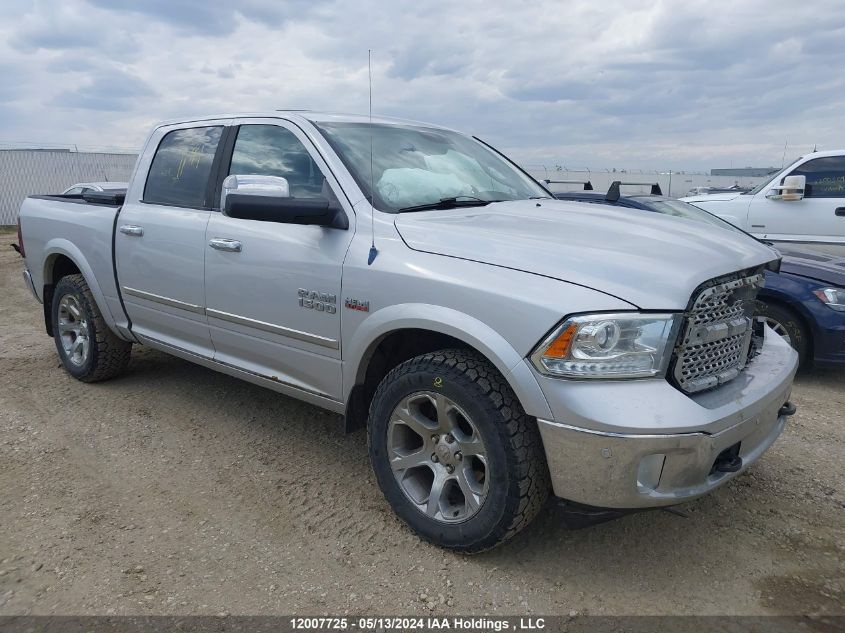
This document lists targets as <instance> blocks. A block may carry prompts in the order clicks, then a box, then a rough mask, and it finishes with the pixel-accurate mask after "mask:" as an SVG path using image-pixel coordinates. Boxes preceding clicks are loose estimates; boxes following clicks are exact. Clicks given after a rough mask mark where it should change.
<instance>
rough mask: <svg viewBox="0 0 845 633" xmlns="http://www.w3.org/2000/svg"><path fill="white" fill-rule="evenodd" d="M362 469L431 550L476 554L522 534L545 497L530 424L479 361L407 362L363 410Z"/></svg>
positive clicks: (460, 357) (463, 355)
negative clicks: (368, 465)
mask: <svg viewBox="0 0 845 633" xmlns="http://www.w3.org/2000/svg"><path fill="white" fill-rule="evenodd" d="M369 446H370V459H371V461H372V466H373V470H374V471H375V474H376V479H377V480H378V483H379V486H380V487H381V490H382V492H384V495H385V497H386V498H387V500H388V502H389V503H390V505H391V506H392V508H393V510H394V511H395V512H396V514H397V515H398V516H399V517H400V518H401V519H402V520H403V521H405V523H407V524H408V525H409V526H410V527H411V529H413V530H414V531H415V532H416V533H417V534H418V535H420V536H421V537H422V538H424V539H426V540H428V541H431V542H432V543H434V544H436V545H439V546H441V547H445V548H449V549H453V550H457V551H463V552H479V551H483V550H486V549H490V548H492V547H495V546H496V545H498V544H500V543H502V542H504V541H506V540H507V539H509V538H511V537H512V536H514V535H515V534H516V533H517V532H519V531H520V530H521V529H523V528H524V527H525V526H527V525H528V524H529V523H530V522H531V520H532V519H533V518H534V517H535V516H536V514H537V513H538V512H539V510H540V509H541V507H542V506H543V504H544V502H545V500H546V498H547V496H548V493H549V477H548V467H547V465H546V459H545V454H544V452H543V447H542V443H541V440H540V435H539V431H538V429H537V424H536V421H535V420H534V419H533V418H530V417H529V416H528V415H526V413H525V412H524V411H523V409H522V406H521V405H520V403H519V401H518V400H517V398H516V396H515V395H514V393H513V391H511V389H510V387H509V386H508V384H507V383H506V382H505V380H504V379H503V378H502V376H501V375H500V374H499V373H498V371H497V370H496V369H495V367H493V366H492V365H491V364H490V363H489V362H488V361H487V360H486V359H484V358H483V357H481V356H480V355H478V354H476V353H474V352H469V351H465V350H443V351H439V352H434V353H431V354H425V355H423V356H418V357H416V358H412V359H411V360H409V361H406V362H405V363H402V364H401V365H399V366H398V367H396V368H395V369H393V370H392V371H391V372H390V373H389V374H388V375H387V376H386V377H385V378H384V380H383V381H382V382H381V384H380V385H379V387H378V390H377V391H376V394H375V396H374V398H373V402H372V404H371V407H370V423H369Z"/></svg>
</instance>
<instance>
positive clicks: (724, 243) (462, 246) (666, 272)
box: [395, 200, 778, 310]
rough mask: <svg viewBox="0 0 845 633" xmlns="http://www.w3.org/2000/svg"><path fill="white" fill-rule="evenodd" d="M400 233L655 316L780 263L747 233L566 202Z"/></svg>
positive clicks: (401, 227)
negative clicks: (706, 288) (699, 291)
mask: <svg viewBox="0 0 845 633" xmlns="http://www.w3.org/2000/svg"><path fill="white" fill-rule="evenodd" d="M395 225H396V229H397V230H398V231H399V234H400V235H401V236H402V239H403V240H404V241H405V243H406V244H407V245H408V246H409V247H410V248H412V249H414V250H417V251H422V252H427V253H434V254H438V255H445V256H448V257H456V258H460V259H467V260H472V261H477V262H482V263H486V264H491V265H494V266H502V267H504V268H511V269H514V270H521V271H524V272H527V273H533V274H537V275H543V276H545V277H551V278H553V279H559V280H561V281H566V282H570V283H574V284H578V285H581V286H586V287H589V288H593V289H595V290H599V291H601V292H604V293H606V294H610V295H613V296H615V297H617V298H620V299H623V300H625V301H627V302H628V303H631V304H633V305H635V306H637V307H639V308H644V309H655V310H682V309H684V308H686V306H687V304H688V302H689V299H690V297H691V296H692V292H693V290H695V288H696V287H697V286H699V285H700V284H701V283H703V282H704V281H707V280H708V279H712V278H714V277H718V276H720V275H725V274H728V273H732V272H735V271H738V270H742V269H745V268H751V267H753V266H759V265H761V264H764V263H767V262H769V261H772V260H775V259H777V258H778V255H777V253H776V252H775V251H773V250H772V249H770V248H768V247H767V246H765V245H764V244H761V243H760V242H757V241H756V240H754V239H753V238H751V237H748V236H746V235H744V234H742V233H740V232H738V231H733V230H730V229H722V228H720V227H718V226H715V225H710V224H705V223H703V222H695V221H692V220H687V219H682V218H675V217H672V216H666V215H662V214H660V213H652V212H649V211H641V210H639V209H627V208H624V207H612V206H608V205H601V204H583V203H577V202H566V201H557V200H555V201H552V200H542V201H537V200H517V201H513V202H499V203H492V204H489V205H487V206H485V207H472V208H465V209H450V210H443V211H440V210H438V211H425V212H417V213H401V214H399V215H397V216H396V219H395ZM469 282H470V283H471V280H470V281H469ZM502 292H503V293H507V288H503V289H502Z"/></svg>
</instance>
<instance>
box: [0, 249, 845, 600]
mask: <svg viewBox="0 0 845 633" xmlns="http://www.w3.org/2000/svg"><path fill="white" fill-rule="evenodd" d="M0 237H2V238H3V244H4V245H5V244H6V243H8V242H9V241H11V237H12V236H11V235H2V236H0ZM20 270H21V262H20V260H19V259H18V257H17V255H16V254H15V253H14V252H13V251H11V250H10V249H9V250H6V249H5V247H4V249H3V250H2V253H1V254H0V323H2V324H3V325H2V329H0V375H2V389H0V433H2V435H0V613H2V614H28V613H34V614H111V613H117V614H177V613H178V614H188V613H191V614H194V613H195V614H218V613H230V614H273V613H279V614H290V613H297V614H321V613H330V614H342V613H350V614H396V613H402V614H424V613H434V614H456V613H460V614H469V613H476V614H483V613H488V614H530V613H534V614H569V613H571V612H577V613H579V614H585V613H588V614H661V613H690V614H692V613H695V614H723V613H736V614H776V613H787V614H797V613H826V614H830V613H841V612H843V604H845V592H844V591H843V589H845V577H844V576H845V575H844V574H843V550H845V494H843V491H845V486H843V483H845V462H844V461H843V455H845V446H844V444H845V419H843V418H845V372H843V371H825V372H823V371H815V372H813V373H811V374H809V375H806V376H802V377H801V378H800V379H799V381H798V383H797V385H796V389H795V392H794V400H795V402H796V403H797V405H798V407H799V409H798V411H799V413H798V415H797V416H795V417H794V418H793V419H792V421H791V423H790V424H789V426H788V427H787V430H786V432H785V434H784V435H783V437H782V438H781V439H780V440H779V441H778V442H777V443H776V445H775V447H774V448H773V450H771V451H770V452H769V453H768V454H766V455H765V457H764V458H763V459H762V460H761V461H760V462H759V463H758V464H757V465H756V466H755V467H754V468H753V469H752V470H751V472H749V473H747V474H745V475H744V476H742V477H740V478H738V479H737V480H735V481H734V482H732V483H731V484H730V485H728V486H726V487H723V488H722V489H720V490H719V491H717V492H716V493H715V494H713V495H711V496H709V497H707V498H705V499H702V500H699V501H697V502H694V503H692V504H689V505H688V506H686V508H685V511H686V512H687V513H688V514H689V518H681V517H678V516H673V515H671V514H669V513H665V512H652V513H647V514H640V515H635V516H629V517H626V518H624V519H621V520H617V521H614V522H612V523H607V524H604V525H599V526H595V527H592V528H589V529H585V530H580V531H574V532H573V531H566V530H565V529H563V527H561V525H560V516H559V513H558V511H556V510H555V509H554V508H549V509H548V510H547V511H545V512H544V513H543V514H542V515H541V516H540V518H539V520H538V521H537V522H536V523H535V524H534V525H533V526H532V527H531V528H529V529H528V530H527V531H525V532H524V533H523V534H521V535H520V536H518V537H517V538H516V539H515V540H514V541H513V542H511V543H510V544H509V545H507V546H505V547H504V548H501V549H498V550H496V551H493V552H490V553H487V554H483V555H479V556H475V557H464V556H455V555H452V554H447V553H444V552H443V551H441V550H439V549H437V548H435V547H432V546H430V545H428V544H425V543H423V542H421V541H419V540H418V539H417V538H416V537H415V536H413V535H412V534H411V533H410V532H409V531H408V530H407V529H405V528H404V527H403V526H402V525H401V524H400V523H399V522H398V521H397V520H396V519H395V518H394V517H393V515H392V513H391V511H390V509H389V508H388V506H387V504H386V502H385V501H384V500H383V499H382V496H381V494H380V492H379V491H378V489H377V488H376V485H375V483H374V479H373V476H372V474H371V472H370V468H369V465H368V462H367V452H366V441H365V437H364V434H363V433H362V432H359V433H356V434H353V435H348V436H347V435H344V433H343V431H342V428H341V425H340V419H339V418H338V417H337V416H335V415H332V414H328V413H325V412H323V411H321V410H319V409H316V408H314V407H311V406H309V405H306V404H302V403H300V402H297V401H295V400H291V399H289V398H286V397H283V396H280V395H277V394H275V393H271V392H269V391H265V390H263V389H260V388H258V387H254V386H251V385H249V384H246V383H243V382H240V381H238V380H235V379H233V378H229V377H226V376H223V375H221V374H217V373H214V372H212V371H209V370H206V369H202V368H200V367H196V366H194V365H191V364H189V363H187V362H184V361H181V360H177V359H175V358H171V357H168V356H165V355H163V354H160V353H157V352H154V351H151V350H148V349H143V348H140V347H136V349H135V350H134V355H133V360H132V363H131V365H130V368H129V371H128V372H127V373H126V375H125V376H123V377H121V378H119V379H116V380H113V381H111V382H108V383H103V384H98V385H83V384H81V383H79V382H76V381H75V380H73V379H72V378H70V377H69V376H68V375H67V374H65V373H64V371H63V370H62V369H60V368H59V363H58V360H57V357H56V352H55V349H54V347H53V342H52V341H51V340H50V339H49V338H48V337H47V336H46V335H45V334H44V331H43V325H42V321H41V316H40V311H41V308H40V306H39V305H38V304H37V303H36V302H35V301H34V300H33V299H32V298H31V297H30V296H29V294H28V292H27V291H26V289H25V288H24V286H23V284H22V283H21V277H20Z"/></svg>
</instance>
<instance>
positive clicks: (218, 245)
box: [208, 237, 241, 253]
mask: <svg viewBox="0 0 845 633" xmlns="http://www.w3.org/2000/svg"><path fill="white" fill-rule="evenodd" d="M208 245H209V246H210V247H211V248H214V249H217V250H218V251H228V252H230V253H240V252H241V243H240V242H239V241H238V240H229V239H224V238H222V237H215V238H214V239H213V240H209V242H208Z"/></svg>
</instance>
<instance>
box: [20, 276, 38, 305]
mask: <svg viewBox="0 0 845 633" xmlns="http://www.w3.org/2000/svg"><path fill="white" fill-rule="evenodd" d="M23 280H24V282H25V283H26V287H27V288H29V291H30V292H31V293H32V296H33V297H35V300H36V301H38V303H41V297H39V296H38V293H37V292H35V284H34V283H32V273H30V272H29V269H28V268H24V269H23Z"/></svg>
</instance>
